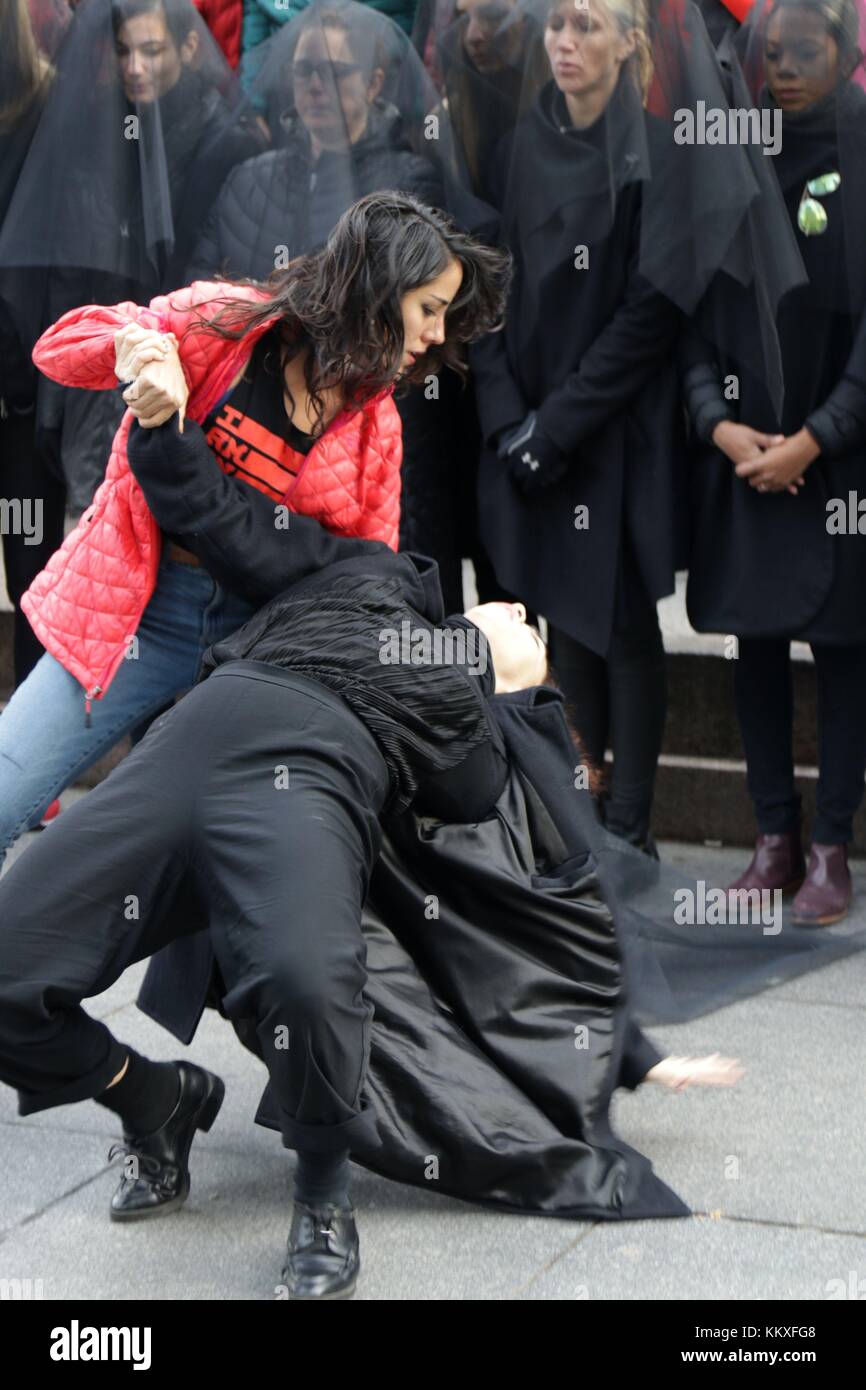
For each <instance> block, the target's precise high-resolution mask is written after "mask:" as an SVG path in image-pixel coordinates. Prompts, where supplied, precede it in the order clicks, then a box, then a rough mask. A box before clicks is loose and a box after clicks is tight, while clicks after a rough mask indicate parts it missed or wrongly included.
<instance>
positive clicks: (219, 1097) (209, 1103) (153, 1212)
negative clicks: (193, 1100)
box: [108, 1076, 226, 1223]
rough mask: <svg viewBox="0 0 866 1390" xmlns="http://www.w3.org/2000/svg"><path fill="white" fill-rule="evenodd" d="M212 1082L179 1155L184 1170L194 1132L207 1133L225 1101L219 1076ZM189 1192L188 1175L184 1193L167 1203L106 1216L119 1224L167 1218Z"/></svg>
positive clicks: (223, 1084) (187, 1164)
mask: <svg viewBox="0 0 866 1390" xmlns="http://www.w3.org/2000/svg"><path fill="white" fill-rule="evenodd" d="M214 1080H215V1084H214V1088H213V1090H212V1091H211V1093H210V1095H209V1096H208V1098H207V1100H206V1101H205V1102H204V1104H203V1105H202V1107H201V1110H200V1111H199V1116H198V1119H197V1120H196V1122H195V1127H194V1128H193V1131H192V1133H191V1134H190V1136H189V1143H188V1144H187V1145H186V1148H185V1150H184V1152H183V1154H182V1155H180V1157H181V1159H182V1163H183V1166H184V1168H187V1167H188V1166H189V1151H190V1149H191V1148H192V1141H193V1139H194V1138H195V1133H196V1130H198V1129H201V1130H203V1131H204V1132H205V1134H207V1133H208V1131H209V1130H210V1128H211V1126H212V1125H213V1122H214V1120H215V1119H216V1117H217V1115H218V1114H219V1112H220V1109H221V1108H222V1103H223V1101H224V1100H225V1094H226V1085H225V1082H224V1081H223V1080H222V1078H221V1077H219V1076H217V1077H215V1078H214ZM189 1192H190V1181H189V1174H187V1179H186V1189H185V1191H183V1192H179V1193H178V1194H177V1196H176V1197H172V1198H170V1200H169V1201H167V1202H161V1203H160V1204H159V1206H157V1207H142V1208H141V1210H140V1211H115V1210H114V1209H113V1208H112V1207H109V1209H108V1215H109V1217H110V1218H111V1220H112V1221H119V1222H121V1223H122V1222H124V1221H149V1220H152V1219H153V1217H156V1216H168V1215H169V1213H170V1212H173V1211H177V1209H178V1208H179V1207H182V1206H183V1204H184V1202H185V1201H186V1200H187V1198H188V1197H189Z"/></svg>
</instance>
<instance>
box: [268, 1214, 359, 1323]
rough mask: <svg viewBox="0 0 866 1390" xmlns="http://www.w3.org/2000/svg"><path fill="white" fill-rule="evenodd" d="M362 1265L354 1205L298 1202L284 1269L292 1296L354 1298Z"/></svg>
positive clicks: (299, 1297)
mask: <svg viewBox="0 0 866 1390" xmlns="http://www.w3.org/2000/svg"><path fill="white" fill-rule="evenodd" d="M360 1268H361V1255H360V1250H359V1246H358V1228H357V1226H356V1225H355V1212H354V1208H353V1207H335V1206H334V1205H333V1204H331V1203H329V1204H327V1205H324V1206H321V1207H307V1206H305V1205H304V1203H303V1202H295V1204H294V1208H293V1211H292V1229H291V1230H290V1232H289V1243H288V1247H287V1250H286V1265H285V1267H284V1268H283V1283H284V1284H285V1285H286V1287H287V1288H288V1291H289V1298H293V1299H311V1298H351V1297H352V1294H353V1293H354V1292H355V1284H356V1283H357V1282H358V1272H359V1270H360Z"/></svg>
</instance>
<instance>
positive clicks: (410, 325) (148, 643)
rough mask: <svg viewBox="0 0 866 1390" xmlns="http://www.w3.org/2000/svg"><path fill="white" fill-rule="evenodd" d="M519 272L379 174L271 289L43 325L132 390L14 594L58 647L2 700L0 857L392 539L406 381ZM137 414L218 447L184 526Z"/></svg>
mask: <svg viewBox="0 0 866 1390" xmlns="http://www.w3.org/2000/svg"><path fill="white" fill-rule="evenodd" d="M507 274H508V270H507V263H506V259H505V257H504V256H503V254H502V253H501V252H497V251H494V250H491V249H489V248H487V247H484V246H483V245H481V244H480V243H478V242H475V241H474V240H473V239H472V238H471V237H469V236H467V235H465V234H463V233H461V232H459V231H458V230H457V229H456V228H455V227H454V225H453V224H452V223H451V222H450V220H449V219H448V218H447V217H446V216H445V215H444V214H442V213H439V212H435V211H433V210H431V209H430V208H427V207H425V206H424V205H423V204H422V203H420V202H418V201H417V200H416V199H414V198H411V197H409V196H406V195H402V194H378V193H377V194H372V195H370V196H369V197H367V198H363V199H361V200H360V201H359V202H357V203H356V204H354V205H353V207H351V208H349V209H348V211H347V212H346V213H345V214H344V216H343V217H342V218H341V219H340V222H339V223H338V224H337V226H336V227H335V229H334V232H333V233H332V236H331V238H330V239H329V242H328V244H327V246H326V247H325V249H324V250H323V251H321V252H320V253H318V254H317V255H315V256H305V257H300V258H298V259H297V260H295V261H293V262H292V263H291V264H290V265H289V267H288V268H287V269H286V270H285V271H283V272H281V273H280V274H278V275H275V276H274V277H273V278H272V280H271V281H270V282H269V283H268V284H267V285H266V286H262V285H257V284H253V283H247V284H238V285H231V284H228V283H219V284H208V283H199V282H197V283H196V284H194V285H192V286H190V287H189V288H187V289H184V290H179V291H177V292H175V293H173V294H169V295H166V296H160V297H158V298H157V299H155V300H153V301H152V302H151V304H150V305H149V306H148V307H146V308H145V307H141V306H138V305H135V304H119V305H115V306H113V307H104V306H101V305H90V306H88V307H85V308H81V309H76V310H73V311H71V312H70V313H68V314H66V315H65V316H64V317H63V318H62V319H61V320H60V321H59V322H58V323H57V324H55V325H54V326H53V327H52V328H51V329H49V330H48V331H47V332H46V333H45V334H43V336H42V338H41V339H40V340H39V342H38V343H37V345H36V348H35V350H34V361H35V362H36V364H37V366H38V367H39V368H40V369H41V370H42V371H44V372H45V373H46V375H48V376H50V377H52V378H53V379H54V380H56V381H60V382H61V383H62V384H63V385H66V386H78V387H82V386H83V387H88V388H90V389H92V390H107V389H109V388H110V387H111V386H112V385H115V386H116V384H117V379H118V377H119V378H120V379H121V380H126V381H128V382H129V383H130V384H129V385H128V386H127V387H126V390H125V391H124V400H125V401H126V403H127V405H128V406H129V409H128V410H127V413H126V415H125V416H124V419H123V422H122V424H121V426H120V429H119V430H118V432H117V435H116V437H115V440H114V444H113V446H112V452H111V458H110V461H109V465H108V470H107V473H106V477H105V481H104V482H103V483H102V485H101V487H100V488H99V491H98V492H97V494H96V497H95V498H94V501H93V504H92V506H91V507H90V508H89V509H88V511H86V512H85V513H84V515H83V516H82V518H81V521H80V522H79V524H78V526H77V527H76V529H75V530H74V531H73V532H72V533H71V534H70V535H69V536H68V537H67V539H66V541H65V542H64V544H63V545H62V546H61V548H60V549H59V550H58V551H57V552H56V553H55V554H54V555H53V556H52V558H51V560H50V561H49V563H48V565H47V566H46V568H45V569H44V570H43V571H42V573H41V574H40V575H39V576H38V577H37V578H36V580H35V581H34V582H33V584H32V585H31V586H30V589H29V590H28V591H27V593H26V594H25V595H24V598H23V600H22V608H23V610H24V612H25V613H26V615H27V617H28V619H29V621H30V623H31V625H32V627H33V630H34V632H35V633H36V635H37V636H38V637H39V640H40V641H41V642H42V643H43V645H44V646H45V648H46V655H45V656H44V657H43V658H42V659H41V660H40V661H39V662H38V664H37V666H36V667H35V669H34V670H33V671H32V673H31V674H30V676H29V677H28V679H27V680H26V681H24V682H23V684H22V685H21V686H19V688H18V690H17V691H16V692H15V694H14V696H13V698H12V700H11V701H10V703H9V705H8V706H7V708H6V710H5V711H4V712H3V715H2V717H0V860H2V855H3V854H4V853H5V850H6V849H7V848H8V846H9V845H10V844H11V843H12V842H13V841H14V840H15V839H16V838H17V836H18V835H20V834H21V833H22V832H23V831H24V830H26V829H27V828H28V827H30V826H31V825H33V824H35V823H37V822H38V820H39V818H40V816H41V815H42V813H43V812H44V810H45V809H46V808H47V807H48V805H49V803H51V802H52V801H53V799H54V798H55V797H57V796H58V795H59V793H60V791H62V789H63V788H64V787H65V786H68V785H69V784H70V783H71V782H72V781H73V780H74V779H75V778H76V777H77V776H78V775H79V774H80V773H81V772H82V771H84V770H85V769H86V768H87V767H89V766H91V765H92V764H93V763H94V762H96V761H97V760H98V759H99V758H100V757H101V756H102V755H103V754H104V753H105V752H107V751H108V749H110V748H111V747H112V746H113V745H114V744H115V743H116V742H117V741H118V740H119V739H120V738H122V737H123V735H124V734H126V733H127V732H129V731H130V730H131V729H134V728H136V727H137V726H138V725H140V724H141V723H142V722H143V721H145V720H147V719H149V718H151V717H152V716H153V715H154V714H155V713H156V712H157V711H158V710H160V709H162V708H164V707H165V705H166V704H167V703H169V702H170V701H171V700H172V699H174V698H175V697H176V696H177V695H179V694H181V693H182V692H183V691H184V690H186V689H188V688H189V687H190V686H191V685H192V684H193V683H194V681H195V679H196V676H197V672H198V666H199V661H200V658H201V656H202V654H203V652H204V651H205V650H206V649H207V647H209V646H210V645H211V644H212V643H213V642H215V641H218V640H219V639H220V638H221V637H224V636H226V635H227V634H228V633H229V632H232V631H233V630H234V629H235V628H237V627H239V626H240V625H241V624H242V623H243V622H245V621H246V620H247V619H248V618H249V617H250V615H251V613H252V612H254V611H255V609H256V608H257V607H259V606H260V605H261V603H262V602H264V600H265V599H267V598H269V597H271V596H272V594H274V593H276V592H278V591H279V590H280V589H281V588H283V587H285V586H286V585H287V584H289V583H291V582H293V580H294V579H296V578H298V577H300V576H301V575H302V574H304V573H308V572H310V571H311V570H313V569H316V568H318V567H319V566H321V565H322V564H324V563H330V562H332V561H333V560H335V559H338V558H342V557H343V556H344V555H350V554H353V553H356V552H357V550H358V549H359V548H362V547H363V545H364V544H371V543H374V542H378V543H380V544H384V545H387V546H389V547H390V548H391V549H396V548H397V535H398V526H399V505H400V504H399V494H400V460H401V439H400V418H399V415H398V414H397V410H396V407H395V406H394V403H393V400H392V392H393V389H394V386H395V383H396V382H397V380H398V379H406V380H409V381H412V380H414V381H422V380H424V379H425V378H426V377H427V376H428V374H431V373H435V372H436V371H437V369H438V368H439V367H440V366H442V365H448V366H452V367H455V368H456V369H458V370H460V369H461V367H462V358H461V352H462V349H463V347H464V346H465V345H466V344H467V343H469V342H471V341H473V340H474V339H475V338H476V337H478V336H480V335H481V334H483V333H485V332H487V331H489V329H490V328H491V327H492V326H494V325H495V324H496V323H497V322H498V320H499V318H500V316H501V312H502V305H503V302H504V287H505V281H506V279H507ZM187 412H188V416H189V418H188V419H186V421H185V423H184V417H185V415H186V414H187ZM143 430H144V431H147V430H160V431H162V432H163V433H165V435H166V439H165V441H164V442H165V445H166V450H164V451H163V454H162V455H161V456H164V457H165V458H166V459H167V460H168V462H167V463H166V465H165V466H166V467H173V466H174V465H173V464H172V463H171V459H172V448H175V449H181V450H183V449H187V450H188V449H190V448H196V447H199V448H206V449H209V451H210V454H209V460H212V466H211V463H210V462H209V465H208V466H209V467H211V474H210V480H209V483H208V486H207V487H206V488H202V489H201V492H200V495H190V496H189V497H188V498H187V503H188V512H189V526H188V528H185V530H184V533H183V535H182V536H181V535H180V534H179V533H178V532H177V531H175V532H174V533H173V535H171V536H167V535H166V534H165V533H164V532H163V531H161V529H160V525H159V522H158V519H157V517H156V516H155V515H154V513H153V511H152V510H151V507H150V506H149V505H148V500H147V498H146V496H145V491H144V490H143V488H142V486H141V485H140V484H139V481H138V480H137V479H136V477H135V474H134V471H133V468H132V467H131V466H130V453H132V454H134V452H135V451H134V449H131V448H130V442H131V440H132V442H133V443H134V441H135V436H136V431H138V432H139V433H141V432H142V431H143ZM133 466H134V459H133ZM178 466H180V465H178ZM263 511H264V512H265V513H267V515H268V518H269V523H270V524H269V525H268V526H267V527H265V528H264V530H265V533H266V534H267V537H268V541H267V544H266V545H265V546H262V543H261V535H262V531H263V527H262V513H263ZM253 517H254V519H255V522H256V524H255V526H251V524H250V523H251V520H252V519H253ZM252 535H255V536H256V538H257V539H256V543H255V547H253V546H252V545H247V546H245V545H244V538H245V537H250V536H252ZM340 537H343V538H349V537H353V538H358V539H353V540H349V539H343V540H340V539H339V538H340ZM200 555H201V556H204V557H205V563H202V562H201V559H200Z"/></svg>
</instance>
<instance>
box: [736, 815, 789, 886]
mask: <svg viewBox="0 0 866 1390" xmlns="http://www.w3.org/2000/svg"><path fill="white" fill-rule="evenodd" d="M805 872H806V861H805V859H804V858H803V847H802V845H801V843H800V830H799V827H798V828H797V829H796V830H789V831H787V832H786V833H785V834H784V835H759V836H758V839H757V843H756V844H755V853H754V854H753V855H752V862H751V864H750V865H749V867H748V868H747V870H746V872H745V873H744V874H740V877H739V878H738V879H737V880H736V881H735V882H734V883H731V884H729V886H728V892H729V893H733V892H735V891H736V890H737V889H740V888H746V889H751V888H757V889H768V890H769V891H770V892H772V891H774V890H775V889H777V888H781V890H782V892H783V893H793V892H795V891H796V889H798V888H799V886H800V884H801V883H802V882H803V876H804V874H805Z"/></svg>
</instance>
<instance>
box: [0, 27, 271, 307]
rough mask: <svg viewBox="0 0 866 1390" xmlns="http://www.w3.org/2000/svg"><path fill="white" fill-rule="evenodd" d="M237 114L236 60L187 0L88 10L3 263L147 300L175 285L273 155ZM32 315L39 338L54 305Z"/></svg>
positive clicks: (65, 44) (24, 183) (59, 76)
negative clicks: (211, 224) (216, 205)
mask: <svg viewBox="0 0 866 1390" xmlns="http://www.w3.org/2000/svg"><path fill="white" fill-rule="evenodd" d="M236 105H237V94H236V92H235V90H234V86H233V79H232V76H231V72H230V69H229V67H228V64H227V63H226V61H225V59H224V58H223V56H222V54H221V53H220V51H219V49H218V48H217V45H216V43H215V42H214V40H213V39H212V37H211V35H210V32H209V31H208V29H207V27H206V25H205V24H204V21H203V20H202V19H201V17H200V16H199V14H198V12H197V10H196V9H195V7H194V6H193V5H191V4H190V3H188V0H82V3H81V4H80V5H79V6H78V8H77V10H76V12H75V14H74V16H73V19H72V22H71V23H70V25H69V26H68V28H67V30H66V32H65V34H64V36H63V39H62V41H61V44H60V47H59V49H58V52H57V54H56V58H55V73H54V78H53V81H52V83H51V87H50V91H49V94H48V98H47V100H46V102H45V106H44V109H43V111H42V113H41V118H40V120H39V122H38V125H37V127H36V130H35V132H34V135H33V140H32V143H31V146H30V150H29V153H28V157H27V159H26V161H25V162H24V165H23V167H22V169H21V171H20V174H19V177H18V180H17V187H16V189H15V193H14V196H13V198H12V200H11V204H10V208H9V213H8V216H7V218H6V222H5V225H4V228H3V232H2V236H0V266H2V267H22V266H39V267H44V268H47V269H49V270H60V271H72V272H75V273H81V272H83V275H82V277H81V279H82V288H84V286H85V284H86V283H87V280H88V274H89V273H90V274H94V273H95V274H97V275H100V276H106V277H109V278H110V279H111V280H112V281H123V282H125V283H126V285H127V286H128V288H130V289H134V291H135V295H134V297H137V298H139V299H140V298H143V297H150V296H152V295H153V294H155V293H158V292H159V291H160V290H164V289H170V288H175V287H176V286H177V285H178V284H180V283H182V270H183V265H184V263H185V261H186V259H187V258H188V256H189V253H190V250H191V244H192V242H193V240H194V237H195V235H196V232H197V228H198V225H199V222H200V220H201V219H202V218H203V216H204V215H205V213H206V211H207V208H208V206H209V204H210V202H212V201H213V198H214V197H215V196H216V193H217V192H218V190H219V187H220V185H221V183H222V181H223V178H224V176H225V174H226V173H227V171H228V169H229V168H230V167H231V165H232V164H233V163H234V162H235V161H236V160H237V159H239V158H243V157H245V156H246V155H248V154H250V153H252V152H253V151H254V150H255V149H257V148H259V147H260V142H259V137H258V135H257V133H256V132H254V129H253V127H252V126H251V125H245V126H243V127H239V126H238V125H237V124H236V123H235V122H233V121H232V120H231V117H232V114H233V111H234V109H235V107H236ZM77 302H78V303H81V302H86V300H84V299H81V298H79V299H78V300H77ZM64 307H67V308H68V307H71V305H70V304H66V305H65V306H64ZM29 308H30V319H31V330H32V329H33V328H34V327H35V329H36V331H37V332H38V331H40V330H41V328H42V327H43V326H44V323H43V322H40V321H39V320H40V317H41V309H42V306H38V307H36V306H32V305H31V306H29Z"/></svg>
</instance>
